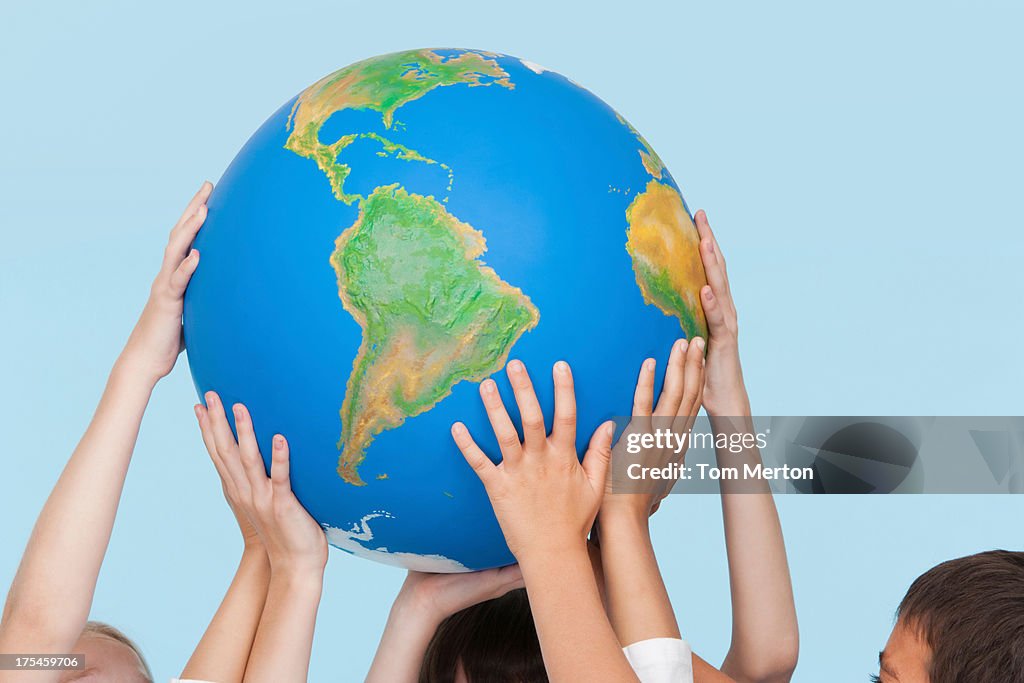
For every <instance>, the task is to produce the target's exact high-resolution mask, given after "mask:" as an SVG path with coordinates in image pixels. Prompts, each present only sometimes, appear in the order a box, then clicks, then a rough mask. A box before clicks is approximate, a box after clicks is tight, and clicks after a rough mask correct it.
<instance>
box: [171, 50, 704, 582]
mask: <svg viewBox="0 0 1024 683" xmlns="http://www.w3.org/2000/svg"><path fill="white" fill-rule="evenodd" d="M195 246H196V248H197V249H198V250H199V251H200V252H201V253H202V263H201V265H200V267H199V269H198V272H197V273H196V274H195V276H194V277H193V279H192V282H191V284H190V286H189V289H188V292H187V295H186V299H185V314H184V322H185V340H186V347H187V351H188V359H189V364H190V367H191V371H192V376H193V380H194V382H195V385H196V388H197V389H198V390H199V392H200V394H202V393H204V392H206V391H210V390H213V391H217V392H219V393H220V395H221V397H222V399H223V400H224V402H225V403H227V404H229V405H230V404H231V403H233V402H242V403H245V404H246V405H247V406H248V408H249V410H250V412H251V414H252V418H253V423H254V425H255V427H256V433H257V437H258V440H259V444H260V448H261V450H262V452H263V454H264V457H266V458H269V454H270V452H271V449H270V440H271V438H272V436H273V435H274V434H275V433H282V434H284V435H285V436H286V437H287V438H288V440H289V443H290V446H291V454H292V456H291V457H292V466H291V477H292V487H293V489H294V491H295V494H296V495H297V496H298V498H299V500H300V501H301V502H302V504H303V505H304V506H305V507H306V508H307V509H308V510H309V512H310V514H311V515H312V516H313V518H314V519H316V520H317V522H319V523H320V524H321V525H323V527H324V529H325V531H326V534H327V537H328V539H329V541H330V543H331V544H332V545H334V546H336V547H338V548H341V549H342V550H345V551H347V552H350V553H353V554H355V555H358V556H360V557H366V558H370V559H373V560H377V561H380V562H385V563H388V564H394V565H400V566H402V567H407V568H410V569H417V570H423V571H435V572H454V571H467V570H476V569H484V568H487V567H495V566H500V565H505V564H509V563H511V562H513V561H514V558H513V557H512V555H511V554H510V553H509V550H508V548H507V547H506V545H505V542H504V539H503V537H502V534H501V529H500V528H499V526H498V524H497V521H496V520H495V517H494V514H493V512H492V510H491V506H490V504H489V502H488V500H487V497H486V495H485V493H484V489H483V487H482V485H481V484H480V482H479V480H478V479H477V477H476V476H475V474H474V473H473V471H472V470H471V469H470V468H469V467H468V466H467V465H466V463H465V461H464V460H463V458H462V456H461V454H460V453H459V451H458V449H457V448H456V447H455V445H454V443H453V442H452V439H451V436H450V426H451V424H452V423H453V422H455V421H457V420H461V421H463V422H465V423H466V424H467V426H468V427H469V428H470V431H471V432H472V434H473V435H474V436H475V438H476V439H477V441H478V442H479V443H480V444H481V446H482V447H483V448H484V449H485V450H486V451H487V452H488V453H489V454H491V455H492V456H493V457H494V458H495V459H497V458H498V457H500V456H499V452H498V448H497V445H496V443H495V441H494V437H493V434H492V432H491V429H490V426H489V424H488V422H487V420H486V416H485V413H484V411H483V408H482V405H481V403H480V398H479V395H478V385H479V383H480V382H481V381H482V380H484V379H485V378H487V377H491V376H492V375H495V373H498V372H499V371H500V370H502V368H503V367H504V365H505V364H506V362H507V361H508V359H509V358H510V357H515V358H519V359H521V360H522V361H523V362H525V363H526V366H527V368H528V369H529V370H530V371H531V373H532V376H533V378H534V383H535V385H536V387H537V391H538V397H539V399H540V401H541V403H542V405H543V407H544V409H545V411H546V414H547V415H548V416H549V418H550V415H551V410H552V404H553V397H552V387H551V375H550V372H551V366H552V364H553V363H554V362H555V361H557V360H559V359H564V360H566V361H568V362H569V364H570V365H571V366H572V368H573V374H574V378H575V382H576V387H577V393H578V397H577V398H578V415H579V437H578V438H579V447H580V452H581V453H582V451H583V450H584V448H585V444H586V442H587V441H588V440H589V437H590V433H591V432H592V430H593V429H594V428H596V427H597V426H598V425H599V424H601V422H602V421H604V420H606V419H608V418H610V417H613V416H616V415H627V414H628V413H629V411H630V407H631V405H632V395H633V386H634V382H635V378H636V373H637V370H638V368H639V366H640V363H641V362H642V361H643V359H644V358H646V357H648V356H655V357H658V358H659V359H664V358H666V357H667V354H668V351H669V350H670V348H671V345H672V343H673V342H674V341H675V340H676V339H677V338H679V337H681V336H687V337H692V336H694V335H704V334H705V333H706V332H705V323H704V319H703V313H702V311H701V308H700V304H699V301H698V296H697V295H698V292H699V289H700V287H701V286H702V285H703V284H704V273H703V268H702V266H701V262H700V257H699V253H698V249H697V247H698V237H697V233H696V229H695V228H694V226H693V223H692V221H691V218H690V215H689V212H688V210H687V208H686V205H685V203H684V202H683V198H682V195H681V194H680V191H679V188H678V187H677V186H676V183H675V181H674V180H673V179H672V176H671V175H669V172H668V170H667V169H666V168H665V166H664V165H663V164H662V162H661V160H660V159H659V158H658V155H657V154H656V153H655V152H654V150H653V149H652V148H651V146H650V145H649V144H648V143H647V142H646V141H645V140H644V139H643V138H642V137H641V136H640V134H639V133H637V131H636V130H635V129H633V128H632V127H631V126H630V125H629V124H628V123H627V122H626V121H625V119H623V118H622V117H621V116H619V115H618V114H617V113H616V112H615V111H614V110H613V109H612V108H611V107H609V106H608V105H607V104H605V103H604V102H603V101H601V100H600V99H598V98H597V97H595V96H594V95H593V94H591V93H590V92H588V91H587V90H585V89H583V88H582V87H580V86H579V85H577V84H575V83H573V82H572V81H571V80H569V79H567V78H565V77H564V76H561V75H559V74H557V73H554V72H551V71H549V70H546V69H544V68H542V67H540V66H537V65H536V64H532V63H530V62H526V61H523V60H520V59H516V58H514V57H509V56H506V55H500V54H495V53H490V52H482V51H477V50H454V49H445V50H413V51H409V52H401V53H395V54H388V55H383V56H380V57H373V58H371V59H367V60H364V61H362V62H359V63H356V64H353V65H351V66H348V67H345V68H344V69H341V70H340V71H337V72H335V73H333V74H331V75H329V76H327V77H325V78H323V79H321V80H320V81H318V82H316V83H314V84H313V85H312V86H310V87H309V88H307V89H306V90H304V91H302V92H301V93H299V94H298V96H296V97H295V98H294V99H292V100H290V101H288V102H287V103H285V104H284V106H282V107H281V108H280V109H279V110H278V111H277V112H276V113H274V114H273V115H272V116H271V117H270V118H269V119H267V121H266V123H264V124H263V125H262V126H261V127H260V129H259V130H257V131H256V133H255V134H254V135H253V136H252V137H251V138H250V139H249V141H248V142H247V143H246V144H245V145H244V147H242V149H241V151H240V152H239V153H238V156H237V157H236V158H235V159H234V161H233V162H232V163H231V165H230V166H229V167H228V169H227V171H226V172H225V173H224V176H223V178H221V180H220V182H219V183H218V184H217V187H216V189H215V190H214V192H213V195H212V196H211V197H210V200H209V216H208V218H207V220H206V224H205V226H204V227H203V229H202V231H201V232H200V234H199V236H198V238H197V240H196V244H195ZM660 365H663V363H661V364H660ZM496 379H497V380H498V383H499V386H500V387H501V391H502V394H503V398H504V399H505V401H506V404H507V405H509V406H510V411H511V412H512V415H513V418H514V419H516V418H517V414H516V411H515V407H514V401H513V399H512V395H511V391H510V390H509V388H508V385H507V381H506V380H505V378H504V375H503V374H501V375H498V376H496Z"/></svg>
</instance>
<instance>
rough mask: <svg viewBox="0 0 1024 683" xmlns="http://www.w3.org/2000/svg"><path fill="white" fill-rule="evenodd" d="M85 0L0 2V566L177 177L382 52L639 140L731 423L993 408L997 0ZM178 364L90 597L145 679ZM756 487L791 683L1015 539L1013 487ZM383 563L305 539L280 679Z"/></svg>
mask: <svg viewBox="0 0 1024 683" xmlns="http://www.w3.org/2000/svg"><path fill="white" fill-rule="evenodd" d="M403 4H405V3H403ZM89 5H90V6H88V7H87V6H86V5H85V3H81V4H79V3H70V2H67V3H63V4H51V3H25V4H22V5H17V6H14V5H12V4H11V3H5V4H4V5H3V8H2V9H0V65H2V66H0V91H2V92H3V107H0V131H2V132H0V135H2V150H3V152H2V154H0V226H2V230H3V247H4V249H3V255H2V257H0V258H2V263H0V319H2V321H3V322H2V335H0V358H2V359H3V387H4V391H3V394H2V397H0V416H2V427H3V448H2V455H0V458H2V463H3V464H2V470H0V472H2V475H0V541H2V550H0V583H3V584H4V585H6V584H7V583H8V582H9V581H10V579H11V578H12V576H13V574H14V571H15V568H16V565H17V562H18V558H19V556H20V553H21V549H22V547H23V545H24V543H25V541H26V539H27V537H28V534H29V531H30V529H31V525H32V522H33V519H34V517H35V515H36V513H37V511H38V509H39V507H40V506H41V504H42V502H43V500H44V498H45V496H46V494H47V492H48V491H49V489H50V487H51V486H52V484H53V482H54V480H55V478H56V477H57V475H58V473H59V471H60V469H61V467H62V465H63V463H64V460H65V459H66V457H67V455H68V454H69V453H70V451H71V449H72V448H73V447H74V444H75V442H76V441H77V439H78V437H79V435H80V434H81V432H82V430H83V429H84V427H85V425H86V423H87V421H88V419H89V416H90V414H91V412H92V409H93V407H94V403H95V401H96V399H97V397H98V395H99V392H100V390H101V388H102V385H103V382H104V378H105V375H106V373H107V370H108V368H109V366H110V364H111V362H112V361H113V359H114V358H115V356H116V354H117V353H118V350H119V348H120V345H121V343H122V341H123V340H124V339H125V337H126V336H127V333H128V331H129V330H130V328H131V325H132V324H133V321H134V316H135V315H136V313H137V311H138V310H139V309H140V308H141V306H142V304H143V302H144V300H145V297H146V294H147V290H148V286H149V282H150V279H151V277H152V275H153V274H154V272H155V269H156V268H157V266H158V263H159V258H160V252H161V249H162V247H163V244H164V240H165V237H166V232H167V230H168V229H169V228H170V226H171V224H172V223H173V221H174V220H175V219H176V217H177V215H178V213H179V212H180V210H181V208H182V206H183V205H184V203H185V202H186V201H187V199H188V197H189V196H191V193H192V192H193V191H194V189H195V187H197V186H198V184H199V182H200V181H201V180H202V179H204V178H210V179H212V180H216V179H217V177H218V176H219V175H220V173H221V172H222V171H223V169H224V168H225V166H226V165H227V163H228V162H229V161H230V160H231V158H232V157H233V155H234V153H235V151H236V150H237V149H238V148H239V147H240V146H241V144H242V143H243V142H244V141H245V140H246V138H247V137H248V136H249V135H250V133H251V132H252V131H253V130H255V128H256V127H257V126H258V125H259V124H260V123H261V122H262V121H263V120H264V119H265V118H266V117H267V116H268V115H269V114H270V113H271V112H272V111H274V109H275V108H276V107H278V106H279V105H280V104H281V103H282V102H284V101H285V100H286V99H288V98H289V97H291V96H292V95H294V94H295V93H296V92H298V91H299V90H300V89H301V88H303V87H305V86H306V85H308V84H309V83H311V82H312V81H314V80H316V79H317V78H319V77H320V76H322V75H324V74H326V73H328V72H330V71H332V70H334V69H336V68H338V67H340V66H342V65H345V64H348V63H350V62H352V61H355V60H357V59H360V58H363V57H367V56H370V55H373V54H378V53H383V52H389V51H392V50H397V49H402V48H408V47H420V46H444V45H453V46H465V47H480V48H486V49H493V50H497V51H500V52H506V53H509V54H513V55H518V56H521V57H524V58H527V59H530V60H532V61H535V62H538V63H540V64H543V65H545V66H548V67H550V68H553V69H555V70H557V71H560V72H562V73H565V74H567V75H569V76H571V77H572V78H573V79H575V80H576V81H578V82H579V83H581V84H583V85H584V86H586V87H588V88H590V89H592V90H593V91H594V92H596V93H597V94H599V95H600V96H601V97H603V98H604V99H606V100H607V101H608V102H609V103H610V104H611V105H612V106H614V107H615V108H616V109H618V110H619V111H620V112H621V113H622V114H623V115H624V116H626V117H627V118H628V119H629V120H630V121H631V122H632V123H633V124H634V125H636V126H637V128H638V129H639V130H640V131H642V132H643V133H644V134H645V135H646V136H647V138H648V139H649V140H650V141H651V142H652V144H653V145H654V146H655V148H656V149H657V150H658V151H659V153H660V154H661V156H662V157H663V158H664V159H665V161H666V163H667V164H668V165H669V167H670V168H671V170H672V173H673V175H674V176H675V178H676V179H677V181H678V182H679V184H680V185H681V187H682V188H683V191H684V193H685V195H686V197H687V200H688V202H689V204H690V205H691V207H694V208H697V207H705V208H706V209H707V210H708V212H709V215H710V217H711V220H712V222H713V224H714V226H715V227H716V229H717V232H718V234H719V236H720V240H721V242H722V246H723V249H724V251H725V253H726V255H727V257H728V259H729V268H730V273H731V276H732V281H733V290H734V292H735V294H736V298H737V303H738V306H739V310H740V317H741V330H742V335H741V341H742V344H743V356H744V362H745V370H746V375H747V380H748V383H749V386H750V391H751V394H752V398H753V402H754V405H755V410H756V411H758V412H759V413H761V414H807V413H810V414H858V413H863V414H911V415H915V414H1007V413H1018V414H1019V413H1020V412H1021V403H1020V394H1019V391H1020V385H1021V380H1022V378H1024V372H1022V362H1021V357H1020V352H1019V345H1020V339H1021V336H1022V334H1024V323H1022V317H1021V314H1020V299H1021V294H1022V293H1024V277H1022V275H1021V271H1020V266H1021V263H1020V260H1021V254H1022V253H1024V237H1022V227H1024V226H1022V220H1021V213H1020V207H1019V205H1018V202H1017V201H1016V199H1017V197H1018V196H1019V193H1020V188H1021V186H1022V180H1024V178H1022V172H1021V159H1022V158H1024V145H1022V134H1021V126H1020V121H1021V120H1024V112H1022V106H1021V103H1022V100H1021V96H1020V88H1019V75H1020V74H1019V65H1020V64H1021V63H1022V61H1024V49H1022V48H1021V46H1020V45H1021V44H1020V41H1019V27H1020V26H1021V21H1022V20H1024V12H1022V10H1021V9H1020V6H1019V4H1018V3H1013V2H998V1H992V2H986V3H967V2H942V3H923V2H902V3H890V2H858V3H848V4H846V5H845V6H841V5H839V4H836V3H819V2H802V3H801V2H779V3H772V4H771V6H770V7H768V6H765V5H763V4H761V3H704V4H700V5H698V4H694V3H677V2H650V1H646V2H645V1H642V0H632V1H631V2H628V3H616V4H614V5H612V4H601V5H599V4H598V3H582V2H577V3H568V2H562V3H553V2H539V1H534V0H528V1H523V2H519V3H515V4H506V5H489V4H486V3H483V4H482V3H476V2H472V3H471V2H462V1H455V2H449V3H445V4H444V8H443V10H439V9H437V8H438V7H441V5H440V4H439V3H407V5H408V8H407V9H406V10H404V11H401V10H400V9H398V8H391V9H387V10H385V9H382V8H379V5H377V4H376V3H370V2H365V3H359V4H358V5H357V4H355V3H350V2H345V3H342V2H333V3H309V2H290V3H279V4H274V5H269V4H268V5H254V4H251V3H250V4H245V5H242V4H237V5H234V6H229V5H228V3H205V2H204V3H199V2H179V3H174V4H173V5H172V6H166V7H162V6H157V5H155V4H150V5H147V6H145V7H143V6H141V4H136V3H129V2H122V3H109V2H108V3H89ZM1014 45H1016V46H1017V47H1014ZM183 365H184V363H182V366H181V367H179V368H177V369H176V370H175V372H174V374H173V375H172V376H171V377H170V378H169V379H167V380H166V381H165V382H164V383H163V384H162V385H161V386H160V387H159V388H158V390H157V392H156V394H155V396H154V398H153V402H152V404H151V407H150V410H149V413H148V414H147V417H146V420H145V423H144V425H143V430H142V434H141V437H140V440H139V446H138V449H137V453H136V459H135V462H134V465H133V468H132V470H131V473H130V475H129V478H128V484H127V487H126V490H125V495H124V499H123V502H122V505H121V509H120V513H119V516H118V524H117V526H116V529H115V533H114V538H113V541H112V543H111V547H110V552H109V553H108V556H107V561H106V564H105V565H104V572H103V575H102V576H101V578H100V583H99V587H98V590H97V594H96V601H95V609H94V615H95V616H96V617H97V618H100V619H104V620H108V621H110V622H112V623H114V624H116V625H118V626H120V627H122V628H123V629H124V630H125V631H127V632H128V633H129V634H131V635H132V636H134V637H135V638H137V639H138V640H139V642H140V643H141V645H142V646H143V648H144V650H145V651H146V652H147V653H148V656H149V658H150V661H151V663H152V665H153V667H154V670H155V671H156V672H157V674H158V676H169V675H171V674H174V673H177V672H178V671H179V670H180V667H181V666H182V665H183V663H184V662H185V660H186V659H187V658H188V655H189V653H190V652H191V649H192V647H193V646H194V644H195V643H196V641H197V640H198V638H199V635H200V634H201V632H202V630H203V628H204V627H205V624H206V622H207V620H208V619H209V617H210V615H211V614H212V613H213V610H214V609H215V607H216V604H217V603H218V601H219V600H220V597H221V596H222V594H223V591H224V589H225V587H226V586H227V583H228V581H229V579H230V576H231V574H232V572H233V571H234V567H235V562H236V560H237V555H238V552H239V550H240V543H238V542H237V539H236V538H235V536H236V535H237V532H236V531H235V529H234V528H233V522H232V520H231V517H230V515H229V514H228V513H227V507H226V506H225V504H224V503H223V501H222V500H221V498H220V490H219V485H218V483H217V481H216V479H215V477H214V474H213V470H212V468H211V467H210V465H209V461H208V459H207V457H206V455H205V453H204V452H203V450H202V445H201V443H200V440H199V437H198V433H197V431H196V429H195V427H194V424H193V417H192V412H191V405H192V402H193V401H194V394H193V391H192V387H191V383H190V382H189V378H188V373H187V371H186V370H187V369H186V368H185V367H183ZM778 504H779V508H780V512H781V514H782V519H783V527H784V529H785V532H786V537H787V540H788V546H789V556H790V562H791V566H792V572H793V580H794V582H795V586H796V595H797V601H798V609H799V614H800V622H801V632H802V634H801V635H802V648H801V649H802V652H801V661H800V665H799V667H798V673H797V675H796V678H795V680H797V681H822V680H836V681H840V680H841V681H860V680H865V679H866V674H867V673H868V672H869V671H871V670H872V666H873V663H874V660H875V657H876V654H877V651H878V650H879V649H880V647H881V646H882V645H883V643H884V641H885V638H886V636H887V634H888V629H889V627H890V625H891V617H892V612H893V610H894V608H895V607H896V605H897V603H898V601H899V599H900V597H901V596H902V594H903V592H904V591H905V589H906V587H907V585H908V584H909V582H910V581H911V580H912V579H913V578H914V577H915V576H917V575H918V574H919V573H921V572H922V571H924V570H925V569H927V568H928V567H930V566H932V565H933V564H935V563H937V562H939V561H941V560H944V559H948V558H951V557H955V556H959V555H963V554H966V553H970V552H975V551H979V550H983V549H988V548H993V547H1009V548H1017V549H1020V548H1021V547H1022V541H1024V539H1022V532H1021V522H1020V520H1021V512H1022V510H1024V501H1022V500H1020V499H1019V498H1012V497H1002V498H974V497H966V496H964V497H923V496H918V497H909V496H908V497H890V498H883V497H879V498H855V497H851V498H816V499H812V498H809V497H807V498H801V497H795V496H790V497H785V498H783V499H780V500H779V502H778ZM654 527H655V529H654V531H655V542H656V545H657V547H658V548H659V551H660V557H661V560H662V568H663V570H664V572H665V575H666V577H667V581H668V584H669V587H670V590H671V593H672V598H673V602H674V605H675V607H676V610H677V612H678V614H679V618H680V622H681V624H682V627H683V630H684V633H685V634H686V636H687V637H689V638H690V640H691V641H692V642H693V644H694V647H695V649H696V650H697V651H698V652H699V653H701V654H702V655H703V656H704V657H705V658H707V659H709V660H711V661H713V662H717V661H719V660H720V659H721V657H722V656H723V655H724V653H725V650H726V648H727V646H728V640H729V614H728V586H727V580H726V567H725V559H724V549H723V542H722V535H721V517H720V513H719V508H718V502H717V500H715V499H714V498H713V497H710V496H706V497H693V498H689V499H686V498H681V497H674V498H673V499H671V500H670V501H669V502H668V504H667V505H666V506H665V507H664V509H663V511H662V512H659V514H658V515H657V516H656V517H655V520H654ZM401 578H402V574H401V572H400V571H398V570H394V569H390V568H387V567H383V566H379V565H376V564H371V563H368V562H364V561H360V560H356V559H353V558H350V557H347V556H343V555H342V554H341V553H333V554H332V561H331V563H330V566H329V567H328V572H327V586H326V591H325V596H324V601H323V604H322V607H321V611H320V620H319V625H318V629H317V640H316V643H315V646H314V653H313V663H312V673H311V679H312V680H314V681H321V680H341V681H352V680H358V679H359V678H360V677H361V675H362V674H363V672H364V671H365V669H366V666H367V665H368V663H369V660H370V657H371V655H372V652H373V649H374V646H375V644H376V639H377V636H378V635H379V632H380V630H381V627H382V626H383V623H384V619H385V616H386V613H387V609H388V606H389V604H390V600H391V598H392V597H393V595H394V594H395V591H396V590H397V587H398V585H399V582H400V580H401Z"/></svg>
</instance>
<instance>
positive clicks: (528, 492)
mask: <svg viewBox="0 0 1024 683" xmlns="http://www.w3.org/2000/svg"><path fill="white" fill-rule="evenodd" d="M507 372H508V377H509V382H510V383H511V384H512V389H513V391H514V392H515V396H516V404H517V405H518V406H519V413H520V415H521V416H522V420H523V434H524V441H523V442H522V443H520V441H519V434H518V433H517V432H516V428H515V425H513V424H512V420H511V419H510V418H509V416H508V413H507V412H506V410H505V406H504V404H503V403H502V402H501V396H500V395H499V394H498V387H497V385H496V384H495V383H494V380H490V379H488V380H486V381H484V382H483V383H482V384H481V385H480V395H481V396H482V397H483V402H484V407H485V408H486V409H487V417H488V419H489V420H490V422H491V427H492V428H493V429H494V435H495V436H496V437H497V439H498V445H499V447H500V448H501V454H502V462H501V464H500V465H495V464H494V463H492V462H491V460H490V459H489V458H488V457H487V455H485V454H484V452H483V451H481V450H480V447H479V446H477V444H476V442H475V441H473V437H472V436H471V435H470V434H469V431H468V430H467V429H466V426H465V425H464V424H462V423H461V422H456V423H455V424H454V425H452V436H453V437H454V439H455V443H456V444H457V445H458V447H459V450H461V451H462V455H463V456H464V457H465V458H466V461H467V462H468V463H469V465H470V467H472V468H473V470H474V471H475V472H476V473H477V476H479V477H480V480H481V481H482V482H483V484H484V487H485V488H486V489H487V496H488V497H489V498H490V499H491V504H492V505H493V506H494V513H495V515H497V517H498V522H499V523H500V524H501V529H502V531H503V532H504V534H505V540H506V542H507V543H508V546H509V549H510V550H511V551H512V553H513V554H514V555H515V556H516V558H517V559H518V560H520V561H523V558H524V557H527V556H532V555H533V554H535V553H541V554H546V553H560V552H563V551H564V550H566V549H567V548H568V547H572V546H576V545H578V546H579V547H580V548H581V549H582V548H584V543H585V540H586V537H587V534H588V533H589V531H590V527H591V525H592V524H593V523H594V517H595V516H596V515H597V509H598V507H599V506H600V504H601V497H602V495H603V493H604V482H605V475H606V474H607V471H608V461H609V458H610V457H611V442H612V437H613V435H614V433H615V424H614V423H613V422H607V423H605V424H603V425H601V426H600V427H598V429H597V431H595V432H594V436H593V437H592V438H591V440H590V447H589V448H588V449H587V453H586V456H585V457H584V459H583V464H582V465H580V462H579V460H578V458H577V455H576V395H575V392H574V390H573V382H572V372H571V371H570V370H569V365H568V364H567V363H565V362H564V361H559V362H558V363H556V364H555V367H554V373H553V374H554V381H555V416H554V429H553V431H552V432H551V435H550V436H548V434H547V431H546V428H545V426H544V413H543V411H542V410H541V407H540V403H538V401H537V396H536V395H535V394H534V391H533V384H532V383H531V382H530V377H529V375H528V374H527V372H526V367H525V366H524V365H523V364H522V363H521V362H520V361H512V362H511V363H509V364H508V368H507Z"/></svg>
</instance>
